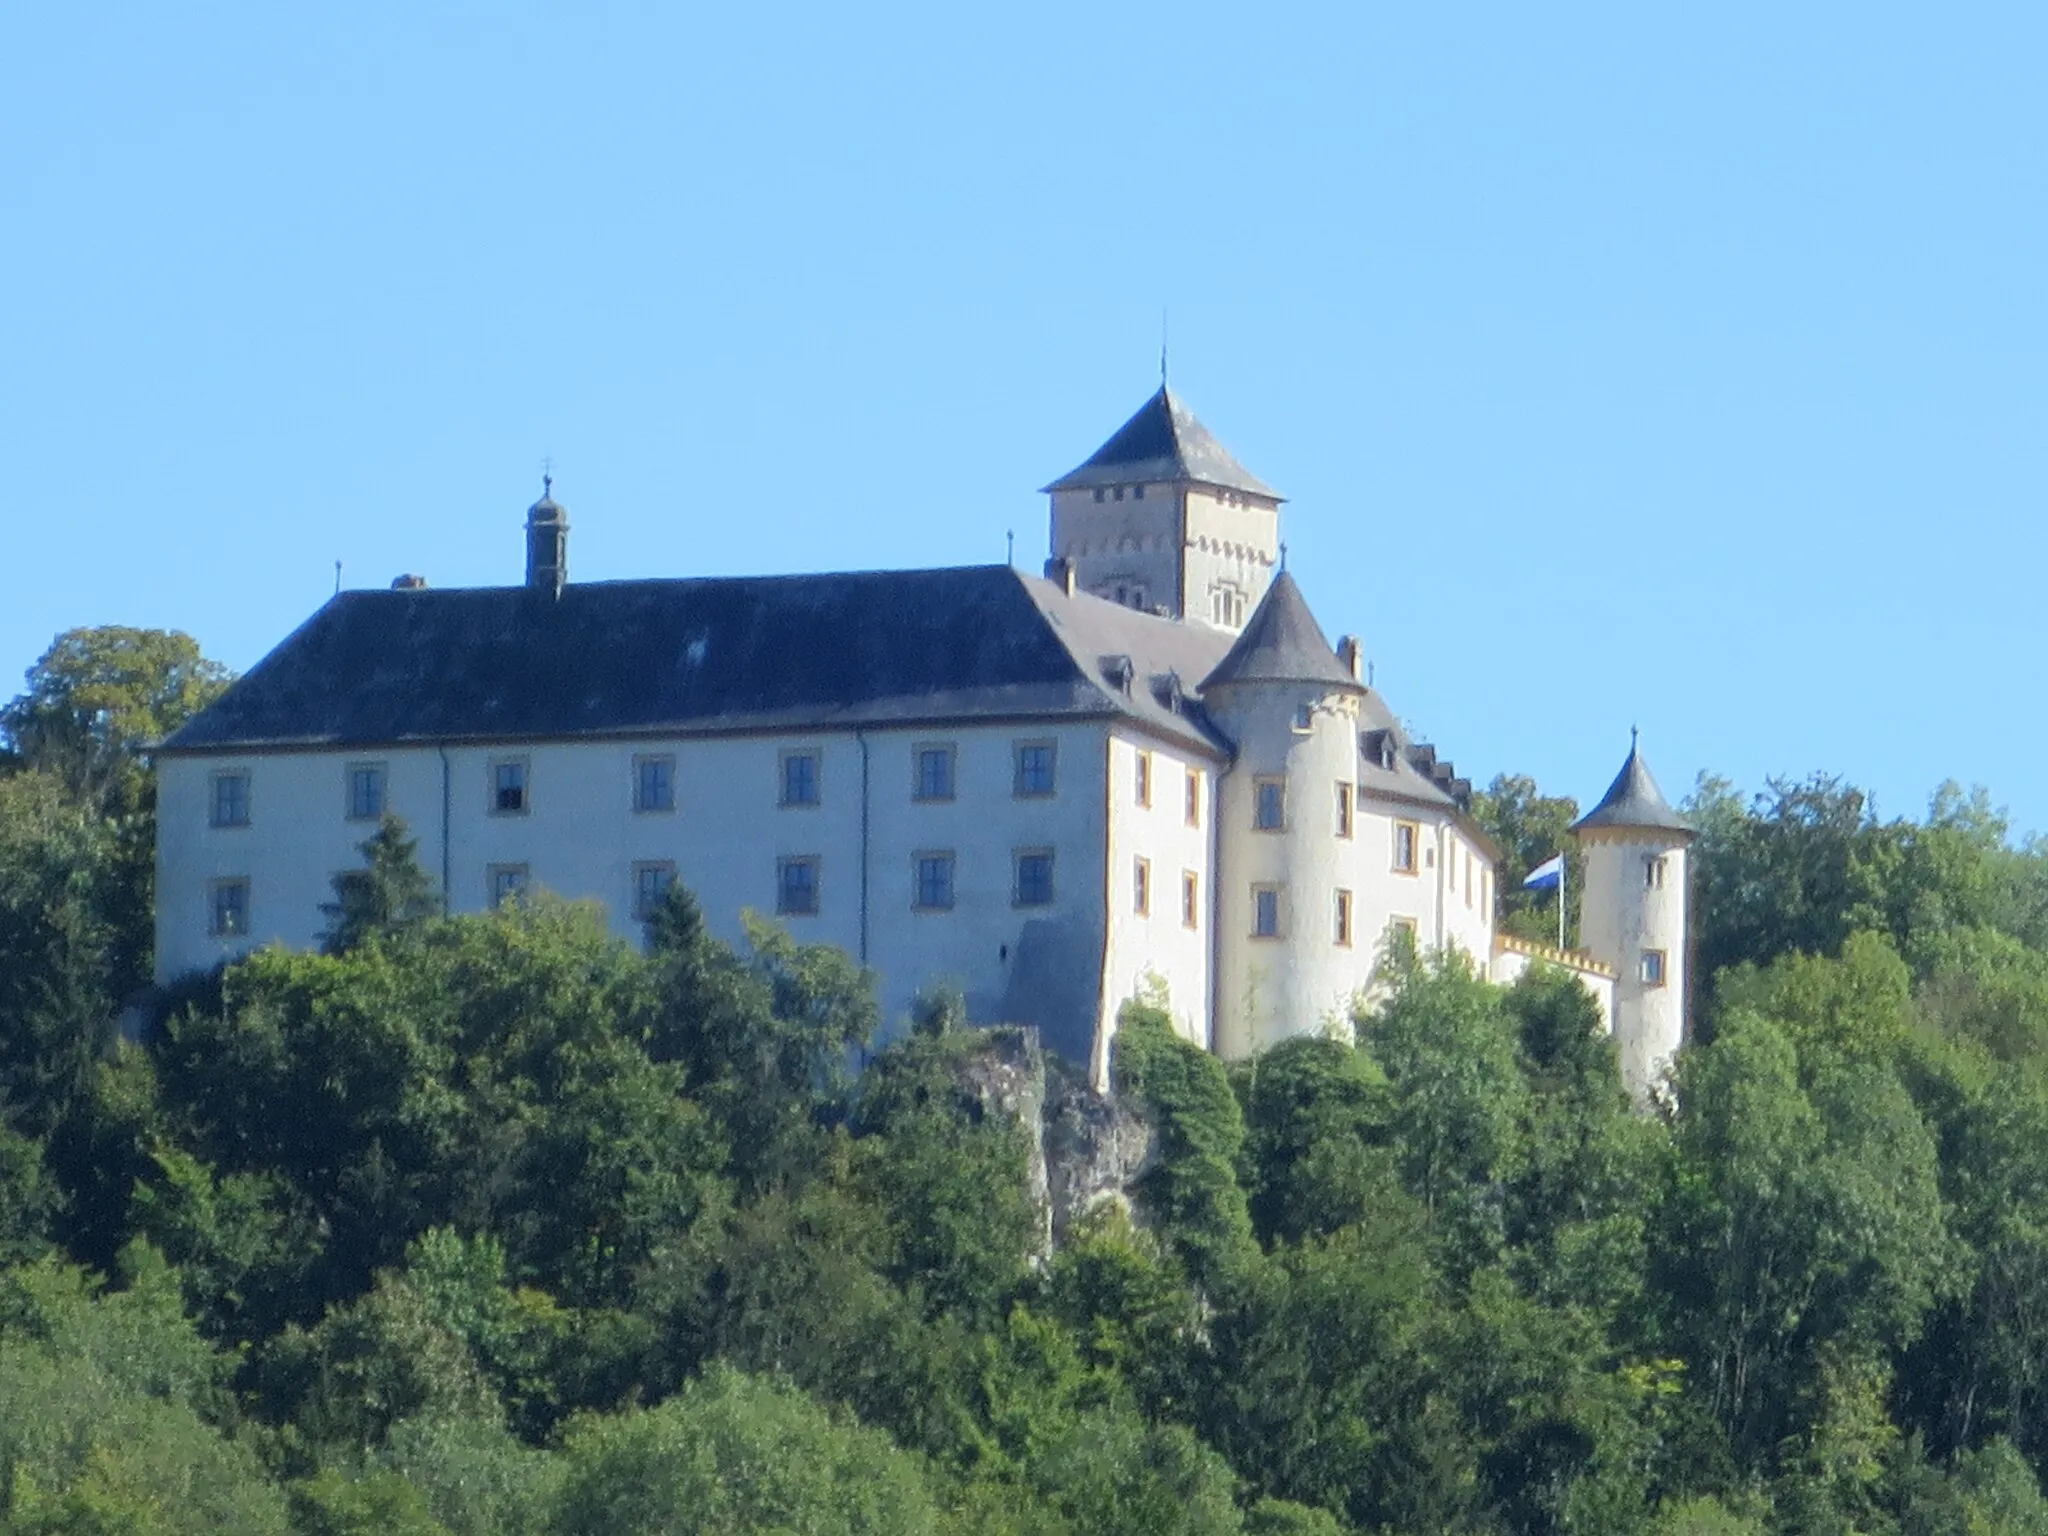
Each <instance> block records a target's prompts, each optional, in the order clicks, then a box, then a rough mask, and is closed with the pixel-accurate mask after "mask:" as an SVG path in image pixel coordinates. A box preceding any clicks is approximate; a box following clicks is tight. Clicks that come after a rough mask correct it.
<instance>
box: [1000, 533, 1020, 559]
mask: <svg viewBox="0 0 2048 1536" xmlns="http://www.w3.org/2000/svg"><path fill="white" fill-rule="evenodd" d="M1016 563H1017V530H1016V529H1014V528H1006V529H1004V530H1003V564H1005V565H1015V564H1016Z"/></svg>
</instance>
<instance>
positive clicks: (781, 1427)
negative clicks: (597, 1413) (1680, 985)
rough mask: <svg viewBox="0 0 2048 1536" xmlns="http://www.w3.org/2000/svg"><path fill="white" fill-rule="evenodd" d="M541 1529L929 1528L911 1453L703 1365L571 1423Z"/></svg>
mask: <svg viewBox="0 0 2048 1536" xmlns="http://www.w3.org/2000/svg"><path fill="white" fill-rule="evenodd" d="M563 1454H564V1456H565V1458H566V1466H565V1467H564V1474H565V1475H564V1478H563V1482H562V1488H561V1492H560V1495H559V1497H558V1498H557V1501H556V1503H555V1506H554V1510H553V1513H552V1518H551V1519H550V1520H549V1522H548V1530H549V1532H550V1533H552V1536H663V1533H670V1532H673V1533H675V1536H683V1533H685V1532H693V1531H804V1532H808V1533H812V1536H919V1533H920V1532H933V1531H937V1530H938V1529H939V1528H940V1520H939V1512H938V1509H937V1506H936V1504H935V1502H934V1500H933V1498H932V1496H931V1491H930V1488H929V1487H928V1485H927V1483H926V1479H925V1473H924V1469H923V1467H922V1466H921V1465H920V1464H919V1462H918V1460H917V1458H915V1457H914V1456H912V1455H910V1454H909V1453H908V1452H906V1451H903V1450H901V1449H899V1448H898V1447H897V1446H896V1445H894V1444H893V1443H891V1441H890V1440H889V1437H888V1436H886V1435H884V1434H882V1433H880V1432H879V1431H876V1430H873V1429H868V1428H865V1427H862V1426H860V1425H856V1424H851V1423H848V1422H846V1421H845V1420H844V1419H841V1418H838V1417H835V1416H834V1415H833V1414H831V1413H830V1412H828V1411H827V1410H826V1409H825V1408H824V1407H822V1406H821V1405H820V1404H818V1403H816V1402H814V1401H812V1400H811V1399H810V1398H807V1397H805V1396H804V1395H803V1394H802V1393H801V1392H798V1391H796V1390H795V1389H794V1388H792V1387H788V1386H785V1385H780V1384H777V1383H773V1382H770V1381H765V1380H762V1379H760V1378H757V1377H751V1376H746V1375H743V1374H741V1373H739V1372H737V1371H732V1370H728V1369H723V1368H721V1369H715V1370H713V1371H711V1372H709V1373H707V1374H706V1375H705V1376H703V1377H702V1378H700V1379H699V1380H697V1381H694V1382H692V1383H691V1384H690V1385H689V1386H688V1387H686V1388H684V1390H683V1391H682V1392H681V1393H680V1394H679V1395H678V1396H676V1397H674V1398H672V1399H670V1400H669V1401H668V1402H666V1403H664V1404H662V1405H661V1406H660V1407H658V1408H654V1409H650V1410H648V1411H646V1412H638V1413H629V1414H624V1415H620V1416H617V1417H612V1418H589V1419H585V1420H583V1421H581V1422H580V1423H578V1424H576V1425H574V1426H572V1427H571V1429H570V1432H569V1436H568V1439H567V1443H566V1446H565V1449H564V1452H563Z"/></svg>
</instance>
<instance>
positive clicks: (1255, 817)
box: [1252, 773, 1287, 832]
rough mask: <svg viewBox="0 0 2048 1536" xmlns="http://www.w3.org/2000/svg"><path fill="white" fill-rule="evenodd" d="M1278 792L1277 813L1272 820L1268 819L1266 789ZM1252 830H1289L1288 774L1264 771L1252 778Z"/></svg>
mask: <svg viewBox="0 0 2048 1536" xmlns="http://www.w3.org/2000/svg"><path fill="white" fill-rule="evenodd" d="M1269 789H1270V790H1275V791H1277V792H1278V795H1277V798H1276V800H1275V802H1274V804H1275V805H1276V806H1277V808H1278V809H1277V813H1276V815H1275V817H1274V819H1273V820H1272V821H1267V820H1266V791H1267V790H1269ZM1252 830H1253V831H1254V832H1285V831H1286V830H1287V775H1286V774H1284V773H1262V774H1260V775H1258V777H1256V778H1254V779H1253V780H1252Z"/></svg>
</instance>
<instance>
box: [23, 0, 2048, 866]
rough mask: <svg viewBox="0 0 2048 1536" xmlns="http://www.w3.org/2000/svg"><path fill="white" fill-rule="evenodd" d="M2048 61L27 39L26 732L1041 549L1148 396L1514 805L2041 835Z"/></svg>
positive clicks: (1316, 45) (432, 39)
mask: <svg viewBox="0 0 2048 1536" xmlns="http://www.w3.org/2000/svg"><path fill="white" fill-rule="evenodd" d="M2044 53H2048V10H2043V9H2042V8H2041V7H2038V6H2022V5H2018V4H2013V5H2004V6H1999V5H1981V6H1950V7H1939V8H1937V7H1926V6H1917V7H1905V6H1896V5H1882V4H1865V5H1858V6H1850V5H1846V4H1845V5H1820V4H1815V5H1807V6H1798V7H1788V6H1781V5H1773V6H1765V5H1748V4H1738V5H1724V6H1718V7H1712V8H1706V7H1695V8H1688V9H1687V11H1685V12H1681V11H1680V9H1679V8H1677V7H1643V6H1638V5H1620V4H1616V5H1599V6H1595V5H1572V6H1563V7H1507V6H1488V7H1476V6H1427V7H1425V6H1415V5H1401V6H1391V5H1379V4H1372V5H1350V6H1334V5H1333V6H1290V7H1282V8H1277V9H1276V8H1267V7H1253V6H1244V5H1231V6H1221V5H1203V4H1176V5H1173V6H1136V5H1133V6H1114V5H1111V6H1104V5H1089V6H1075V5H1063V4H1041V5H1034V6H1031V7H1025V8H1013V7H976V6H962V5H957V4H954V5H946V6H925V5H918V6H895V7H883V8H874V7H842V6H832V7H826V6H817V7H790V6H780V7H763V6H727V7H722V8H718V9H715V10H714V9H700V8H684V7H676V6H656V5H637V6H636V5H616V4H589V3H586V4H581V5H576V6H573V7H572V6H567V5H563V6H540V5H489V6H486V5H474V6H455V5H435V4H424V3H416V4H409V5H403V6H398V5H378V4H359V5H355V6H350V7H346V8H332V9H330V11H329V13H328V14H324V15H323V14H318V13H317V12H316V8H312V7H295V6H285V7H279V6H263V7H258V6H254V5H250V6H245V7H220V6H208V5H203V4H200V5H187V6H182V7H178V8H176V9H175V10H173V9H170V8H143V7H84V6H45V7H27V6H21V7H9V8H7V9H6V10H5V11H4V12H0V54H4V56H5V57H7V58H8V59H9V60H10V64H11V67H10V70H9V89H8V91H7V92H6V93H5V94H4V96H0V172H4V175H0V186H4V187H5V189H6V194H7V196H6V201H7V222H8V225H9V232H8V235H7V237H6V239H5V240H4V241H0V292H4V299H0V352H4V356H5V360H6V364H7V366H6V367H5V368H4V370H0V454H4V464H5V472H6V479H7V486H8V491H9V500H10V501H11V503H12V506H11V509H10V516H9V517H8V520H7V521H8V537H7V540H6V548H7V551H8V555H9V562H8V563H9V570H8V572H7V576H6V580H5V583H4V586H0V694H4V693H5V692H11V691H12V689H13V686H14V683H13V680H14V679H15V678H17V677H18V676H19V674H20V672H21V671H22V669H24V668H26V667H27V666H28V665H29V664H30V663H31V662H33V661H34V659H35V658H36V656H37V655H38V654H39V653H40V652H41V650H42V648H43V647H44V646H45V645H46V644H47V643H48V641H49V639H50V638H51V636H52V635H54V634H55V633H56V632H57V631H58V630H60V629H63V628H66V627H69V626H72V625H83V624H99V623H129V624H140V625H161V626H173V627H177V628H182V629H186V630H189V631H190V632H192V633H193V634H194V635H196V636H197V637H198V638H199V640H200V641H201V643H202V644H203V645H204V646H205V648H206V649H207V651H208V652H209V653H210V654H212V655H215V656H217V657H219V658H221V659H222V660H224V661H226V662H228V663H230V664H232V665H234V666H237V667H246V666H248V665H249V664H251V663H252V662H254V661H255V660H256V659H257V658H258V657H259V656H261V655H262V654H263V652H264V651H265V650H267V649H268V648H269V647H270V646H271V645H272V644H274V643H275V642H276V641H277V640H278V639H280V638H281V637H282V636H283V635H284V634H286V633H287V632H288V631H289V630H290V629H291V628H292V627H293V626H294V625H296V624H297V623H298V622H299V621H300V620H302V619H303V618H304V617H305V616H306V615H307V614H308V613H310V612H311V611H312V610H313V609H314V608H315V607H316V606H317V605H318V604H319V603H320V602H321V601H323V600H324V599H325V598H326V596H327V595H328V594H329V592H330V591H331V590H332V588H333V583H334V561H335V560H337V559H339V560H341V561H342V562H343V574H344V579H345V580H346V581H347V582H348V583H349V584H351V585H383V584H385V583H387V582H388V581H389V580H390V579H391V577H392V576H394V575H396V574H398V573H399V572H401V571H417V572H421V573H423V574H425V575H426V576H428V577H429V578H430V580H432V581H433V582H434V583H435V584H437V585H460V584H468V583H493V582H504V581H511V580H516V579H517V578H518V575H519V571H520V560H521V553H520V539H519V526H520V521H521V517H522V515H523V511H524V508H525V506H526V504H527V503H528V502H530V501H532V500H533V499H534V497H535V496H536V495H537V494H538V491H539V468H540V464H541V461H542V459H543V458H544V457H547V456H552V458H553V460H554V462H555V465H556V473H557V492H558V495H559V496H560V498H561V499H562V500H563V501H564V502H565V503H566V504H567V505H568V506H569V508H570V510H571V515H572V518H573V522H574V533H573V535H572V544H571V568H572V571H573V572H574V574H575V576H577V577H579V578H584V579H595V578H602V577H626V576H642V575H691V574H717V573H737V572H766V571H784V570H830V569H837V568H844V567H874V566H906V565H945V564H967V563H979V562H988V561H1000V560H1001V559H1002V558H1003V553H1004V534H1005V531H1006V530H1009V529H1014V530H1015V531H1016V534H1017V549H1018V558H1019V562H1020V564H1025V565H1028V566H1030V567H1032V568H1036V566H1037V564H1038V562H1039V561H1041V560H1042V559H1043V557H1044V554H1045V536H1046V527H1045V510H1044V504H1043V500H1042V498H1040V497H1038V496H1037V495H1036V494H1035V488H1036V487H1037V486H1039V485H1041V484H1043V483H1044V482H1045V481H1047V480H1048V479H1051V478H1052V477H1053V476H1055V475H1057V474H1059V473H1060V472H1062V471H1064V470H1066V469H1067V468H1069V467H1071V466H1072V465H1073V464H1074V463H1075V462H1077V461H1078V460H1080V459H1081V458H1083V457H1084V456H1086V455H1087V454H1088V453H1089V452H1090V451H1091V450H1092V449H1093V448H1094V447H1095V446H1096V444H1097V443H1098V442H1099V441H1100V440H1101V439H1102V438H1104V437H1105V436H1107V435H1108V433H1109V432H1110V431H1111V430H1112V429H1113V428H1115V427H1116V426H1117V425H1118V423H1120V422H1121V421H1122V420H1123V419H1124V417H1125V416H1126V415H1127V414H1128V413H1129V412H1130V411H1131V410H1132V409H1133V408H1134V407H1135V406H1136V405H1137V404H1138V403H1139V402H1140V401H1141V400H1143V399H1144V397H1145V396H1146V394H1147V393H1149V391H1150V390H1151V389H1152V387H1153V386H1154V384H1155V382H1156V371H1157V353H1158V345H1159V329H1160V313H1161V310H1162V308H1164V309H1165V310H1167V311H1168V312H1169V314H1170V328H1171V336H1172V372H1173V379H1174V383H1175V386H1176V388H1177V389H1178V390H1179V391H1180V392H1181V393H1182V394H1183V395H1184V396H1185V397H1186V398H1187V399H1188V400H1189V402H1190V403H1191V404H1192V405H1193V406H1194V408H1195V409H1196V410H1197V411H1198V412H1199V413H1200V414H1201V416H1202V417H1203V419H1204V420H1205V421H1206V422H1207V423H1208V425H1209V426H1210V427H1211V428H1212V429H1213V430H1214V431H1215V432H1216V433H1217V435H1218V436H1220V437H1221V438H1222V439H1223V440H1224V442H1226V443H1227V444H1228V445H1229V446H1230V447H1231V448H1232V449H1233V450H1234V451H1235V452H1236V453H1237V454H1238V455H1239V457H1240V458H1242V459H1243V460H1244V462H1245V463H1246V464H1247V465H1249V466H1250V467H1251V468H1252V469H1253V470H1254V472H1256V473H1257V474H1259V475H1261V476H1262V477H1264V478H1266V479H1267V480H1269V481H1271V482H1272V483H1274V484H1275V485H1277V486H1279V487H1280V488H1281V489H1282V490H1283V491H1285V492H1286V493H1287V494H1288V495H1289V497H1290V498H1291V501H1290V504H1289V506H1288V508H1287V510H1286V513H1285V525H1284V526H1285V528H1286V536H1287V538H1288V541H1289V544H1290V547H1291V551H1292V559H1291V565H1292V568H1293V570H1294V571H1295V573H1296V575H1297V576H1298V577H1299V578H1300V580H1301V582H1302V585H1303V587H1304V589H1305V591H1306V592H1307V594H1308V596H1309V599H1310V601H1311V602H1312V603H1313V604H1314V606H1315V608H1316V610H1317V612H1318V614H1319V616H1320V617H1321V618H1322V620H1323V623H1324V626H1325V628H1326V629H1328V630H1329V631H1330V632H1331V633H1332V635H1335V634H1336V633H1338V632H1342V631H1355V632H1357V633H1359V634H1362V635H1363V636H1364V637H1365V640H1366V645H1367V650H1368V652H1369V654H1370V655H1371V656H1372V658H1373V659H1374V662H1375V666H1376V669H1377V675H1378V680H1379V682H1380V684H1381V686H1382V687H1383V689H1384V690H1385V691H1386V693H1387V694H1388V696H1389V698H1390V700H1391V701H1392V702H1393V704H1394V706H1395V707H1396V709H1397V710H1399V711H1400V712H1401V713H1402V714H1403V715H1404V716H1405V717H1407V718H1408V719H1409V720H1410V721H1411V722H1412V723H1413V724H1414V725H1415V726H1416V727H1417V728H1418V729H1419V730H1421V731H1422V732H1423V733H1424V734H1425V735H1427V736H1429V737H1431V738H1433V739H1434V740H1436V741H1437V742H1438V743H1439V744H1440V745H1441V747H1442V749H1443V750H1444V751H1445V752H1446V753H1448V754H1450V755H1451V756H1453V757H1454V758H1455V760H1456V761H1457V764H1458V766H1459V768H1460V770H1461V771H1463V772H1469V773H1471V774H1473V775H1474V776H1476V777H1479V778H1481V779H1484V778H1486V777H1489V776H1491V775H1492V774H1493V773H1495V772H1498V771H1502V770H1517V771H1525V772H1529V773H1533V774H1534V775H1535V776H1536V777H1537V778H1538V780H1539V781H1540V782H1541V783H1542V784H1543V785H1544V787H1545V788H1546V789H1549V790H1551V791H1553V792H1560V793H1570V794H1574V795H1577V796H1579V797H1580V799H1581V800H1582V801H1584V802H1590V800H1591V799H1592V798H1593V797H1595V796H1597V795H1598V794H1599V793H1600V791H1601V790H1602V789H1603V788H1604V787H1605V785H1606V782H1607V780H1608V778H1609V777H1610V776H1611V775H1612V773H1613V771H1614V769H1615V767H1616V766H1617V764H1618V763H1619V761H1620V759H1621V757H1622V755H1623V754H1624V752H1625V751H1626V748H1627V741H1628V730H1629V726H1630V725H1631V724H1632V723H1633V724H1638V725H1640V726H1641V727H1642V730H1643V739H1644V746H1645V750H1646V751H1647V752H1648V754H1649V757H1650V761H1651V762H1652V764H1653V765H1654V766H1655V768H1656V770H1657V771H1658V773H1659V775H1660V777H1661V778H1662V780H1663V782H1664V785H1665V788H1666V789H1667V790H1668V791H1670V792H1671V793H1672V794H1673V795H1674V797H1676V795H1677V794H1679V793H1680V792H1682V791H1683V790H1684V789H1686V788H1687V787H1689V785H1690V783H1691V781H1692V779H1693V777H1694V775H1695V774H1696V773H1697V772H1698V771H1700V770H1701V769H1708V770H1712V771H1714V772H1718V773H1722V774H1725V775H1728V776H1729V777H1731V778H1733V779H1735V780H1736V781H1737V782H1738V783H1740V784H1742V785H1744V786H1746V787H1747V786H1754V785H1756V784H1758V783H1759V782H1760V781H1761V780H1762V778H1763V777H1764V776H1765V775H1766V774H1775V773H1794V774H1798V773H1804V772H1807V771H1810V770H1815V769H1823V770H1827V771H1830V772H1836V773H1840V774H1843V775H1845V776H1847V777H1848V778H1850V779H1852V780H1854V781H1856V782H1858V783H1862V784H1864V785H1867V786H1869V787H1870V788H1872V789H1873V790H1874V791H1875V792H1876V794H1877V795H1878V798H1879V805H1880V809H1882V810H1884V811H1886V812H1888V813H1918V812H1919V811H1920V810H1921V809H1922V808H1923V807H1924V804H1925V800H1926V797H1927V794H1928V792H1929V791H1930V790H1931V789H1932V788H1933V787H1934V786H1935V785H1936V784H1937V783H1938V782H1940V781H1941V780H1942V779H1944V778H1951V777H1952V778H1955V779H1959V780H1961V781H1963V782H1965V783H1983V784H1985V785H1987V786H1989V788H1990V789H1991V791H1992V793H1993V796H1994V798H1995V799H1996V800H1998V801H1999V802H2001V803H2004V804H2006V805H2009V806H2010V808H2011V810H2012V814H2013V817H2014V820H2015V822H2016V823H2017V825H2018V826H2019V828H2020V829H2022V830H2027V829H2044V830H2048V780H2044V778H2043V776H2042V774H2041V772H2040V764H2041V762H2042V760H2043V757H2044V755H2048V754H2044V746H2048V739H2044V738H2048V726H2044V723H2043V715H2042V711H2041V710H2040V709H2039V708H2038V707H2037V706H2036V703H2035V700H2036V697H2037V694H2038V691H2039V690H2038V688H2037V686H2036V683H2037V674H2038V672H2039V670H2040V668H2041V666H2042V661H2043V650H2044V647H2043V644H2042V637H2043V627H2044V624H2043V601H2042V598H2041V597H2040V595H2039V593H2040V589H2041V585H2042V582H2041V572H2042V569H2043V564H2044V559H2043V557H2044V553H2048V551H2044V547H2043V544H2044V540H2043V534H2042V532H2041V528H2042V515H2041V513H2042V508H2043V505H2044V499H2048V498H2044V491H2048V454H2044V447H2048V433H2044V426H2048V282H2044V279H2043V274H2044V273H2048V195H2044V194H2048V188H2044V186H2043V181H2044V176H2048V170H2044V167H2048V159H2044V156H2043V155H2042V145H2043V143H2044V142H2048V93H2044V92H2043V91H2042V90H2041V89H2040V84H2039V65H2040V60H2041V59H2042V57H2043V56H2044Z"/></svg>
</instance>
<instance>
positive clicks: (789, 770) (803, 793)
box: [782, 752, 818, 805]
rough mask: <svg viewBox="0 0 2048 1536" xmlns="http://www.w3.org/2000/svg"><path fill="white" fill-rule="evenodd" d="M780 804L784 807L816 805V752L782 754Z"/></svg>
mask: <svg viewBox="0 0 2048 1536" xmlns="http://www.w3.org/2000/svg"><path fill="white" fill-rule="evenodd" d="M782 803H783V804H784V805H816V804H817V803H818V754H817V753H816V752H785V753H783V754H782Z"/></svg>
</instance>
